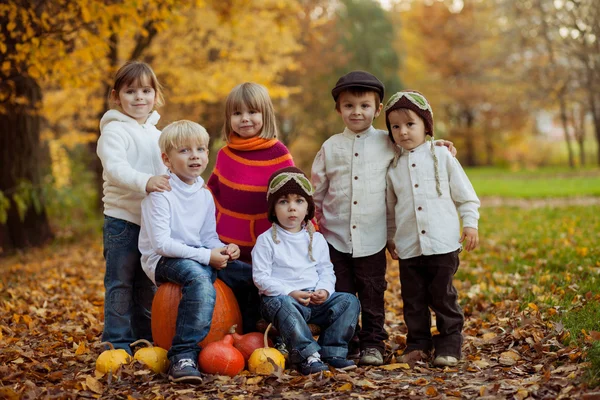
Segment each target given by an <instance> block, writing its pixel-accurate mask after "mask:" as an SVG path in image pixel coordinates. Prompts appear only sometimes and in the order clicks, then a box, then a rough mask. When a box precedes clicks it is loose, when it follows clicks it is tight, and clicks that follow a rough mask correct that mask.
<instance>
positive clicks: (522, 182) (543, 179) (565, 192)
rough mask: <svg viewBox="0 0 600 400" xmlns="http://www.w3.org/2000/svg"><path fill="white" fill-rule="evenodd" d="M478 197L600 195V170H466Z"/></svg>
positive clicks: (590, 168) (485, 168) (555, 168)
mask: <svg viewBox="0 0 600 400" xmlns="http://www.w3.org/2000/svg"><path fill="white" fill-rule="evenodd" d="M465 170H466V172H467V175H468V176H469V179H470V180H471V183H473V186H474V187H475V191H476V192H477V194H478V195H479V196H482V197H483V196H500V197H519V198H549V197H575V196H600V168H597V167H594V168H592V167H588V168H584V169H581V168H578V169H574V170H571V169H569V168H559V167H554V168H539V169H532V170H529V169H528V170H518V171H511V170H507V169H500V168H487V167H482V168H466V169H465Z"/></svg>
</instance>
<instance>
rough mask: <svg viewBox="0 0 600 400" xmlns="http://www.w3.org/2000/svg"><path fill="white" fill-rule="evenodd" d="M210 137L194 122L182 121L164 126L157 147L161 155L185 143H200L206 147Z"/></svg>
mask: <svg viewBox="0 0 600 400" xmlns="http://www.w3.org/2000/svg"><path fill="white" fill-rule="evenodd" d="M209 140H210V135H209V134H208V132H207V131H206V129H204V127H203V126H202V125H200V124H198V123H196V122H193V121H189V120H187V119H182V120H181V121H175V122H172V123H170V124H169V125H167V126H165V128H164V129H163V130H162V133H161V135H160V138H159V139H158V145H159V146H160V151H161V152H162V153H165V154H166V153H168V152H169V151H171V150H173V149H177V148H179V147H181V146H183V145H185V144H187V143H200V144H204V145H207V146H208V142H209Z"/></svg>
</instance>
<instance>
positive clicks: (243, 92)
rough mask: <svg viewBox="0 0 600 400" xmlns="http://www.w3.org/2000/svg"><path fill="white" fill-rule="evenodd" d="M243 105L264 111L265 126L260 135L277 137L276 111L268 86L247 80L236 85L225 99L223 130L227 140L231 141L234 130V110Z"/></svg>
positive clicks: (268, 137)
mask: <svg viewBox="0 0 600 400" xmlns="http://www.w3.org/2000/svg"><path fill="white" fill-rule="evenodd" d="M242 106H246V107H247V108H248V109H250V110H256V111H259V112H261V113H262V118H263V127H262V130H261V132H260V135H258V137H260V138H263V139H273V138H276V137H277V133H278V131H277V121H276V119H275V111H274V110H273V102H271V98H270V97H269V92H268V91H267V88H266V87H264V86H263V85H260V84H258V83H254V82H245V83H242V84H239V85H237V86H236V87H234V88H233V89H232V90H231V92H229V94H228V95H227V100H226V101H225V123H224V124H223V130H222V132H223V136H224V138H225V140H226V141H227V142H229V135H230V134H231V133H232V132H233V129H232V128H231V116H232V115H233V113H234V112H236V111H240V110H241V108H242Z"/></svg>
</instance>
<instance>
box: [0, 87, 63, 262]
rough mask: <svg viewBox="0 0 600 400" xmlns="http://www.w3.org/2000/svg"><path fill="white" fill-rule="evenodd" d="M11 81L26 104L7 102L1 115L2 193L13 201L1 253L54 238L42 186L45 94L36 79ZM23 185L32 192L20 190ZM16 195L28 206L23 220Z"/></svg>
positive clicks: (1, 234)
mask: <svg viewBox="0 0 600 400" xmlns="http://www.w3.org/2000/svg"><path fill="white" fill-rule="evenodd" d="M11 81H12V82H11V83H12V84H14V86H13V90H14V93H15V94H16V96H17V97H21V98H23V99H26V101H25V102H23V103H22V104H15V103H9V102H6V103H4V104H2V108H3V109H4V113H1V114H0V165H1V166H2V168H1V169H0V191H2V192H3V193H4V195H6V196H7V197H8V198H9V199H10V208H9V209H8V218H7V221H6V224H3V225H0V252H6V251H11V250H14V249H21V248H25V247H29V246H39V245H42V244H44V243H46V242H47V241H48V240H50V239H52V237H53V235H52V232H51V230H50V224H49V223H48V217H47V215H46V211H45V199H44V195H43V190H42V187H41V186H42V171H47V170H48V168H47V166H46V165H43V164H44V161H46V160H47V157H44V156H43V153H42V148H41V145H40V120H41V118H40V109H39V108H40V106H41V102H42V92H41V89H40V87H39V85H38V84H37V82H36V81H35V80H34V79H32V78H29V77H23V76H16V77H14V78H13V79H11ZM22 183H23V184H25V185H26V187H28V188H30V189H28V190H20V189H19V187H20V184H22ZM15 194H16V195H17V196H22V197H23V198H24V199H25V204H27V205H28V207H27V209H26V210H25V212H24V214H23V217H22V218H21V216H20V215H19V209H18V207H17V203H16V202H15V200H14V196H15Z"/></svg>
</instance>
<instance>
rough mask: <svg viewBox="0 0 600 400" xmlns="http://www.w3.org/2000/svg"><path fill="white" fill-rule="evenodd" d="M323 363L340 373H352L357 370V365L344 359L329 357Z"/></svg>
mask: <svg viewBox="0 0 600 400" xmlns="http://www.w3.org/2000/svg"><path fill="white" fill-rule="evenodd" d="M323 361H324V362H325V363H327V364H329V365H330V366H332V367H333V368H335V369H339V370H340V371H350V370H351V369H355V368H356V364H355V363H354V361H352V360H347V359H345V358H343V357H328V358H324V359H323Z"/></svg>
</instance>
